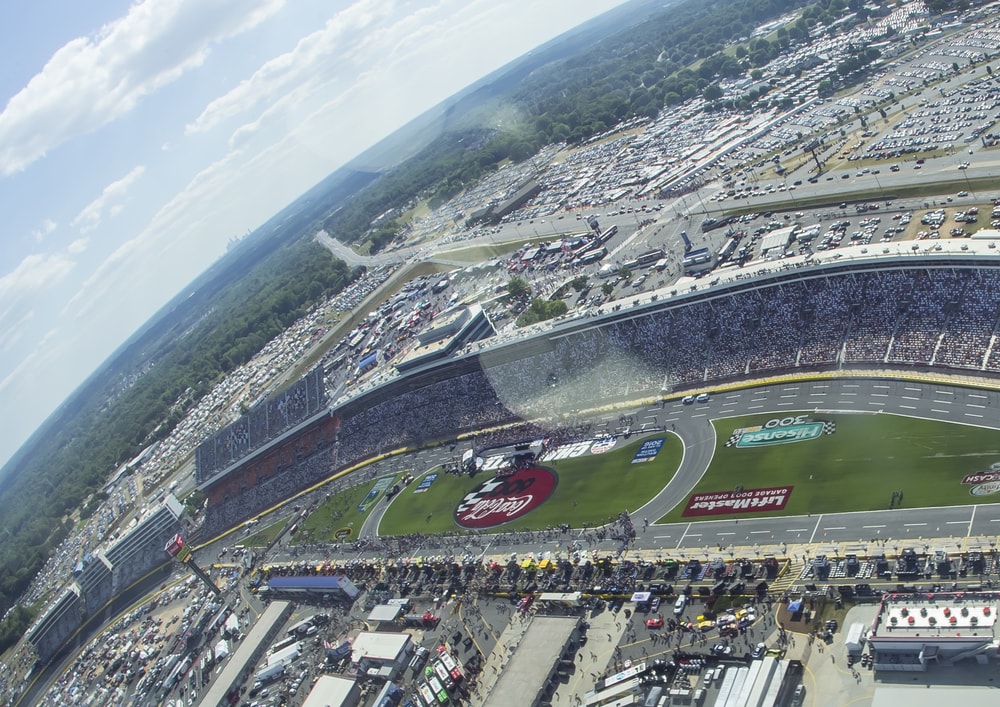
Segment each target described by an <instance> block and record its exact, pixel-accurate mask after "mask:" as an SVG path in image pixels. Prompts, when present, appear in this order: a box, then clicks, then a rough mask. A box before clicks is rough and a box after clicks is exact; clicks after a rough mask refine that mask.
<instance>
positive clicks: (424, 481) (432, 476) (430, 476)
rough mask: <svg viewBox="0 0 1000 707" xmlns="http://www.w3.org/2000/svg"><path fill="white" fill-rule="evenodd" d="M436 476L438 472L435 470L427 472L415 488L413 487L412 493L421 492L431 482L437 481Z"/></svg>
mask: <svg viewBox="0 0 1000 707" xmlns="http://www.w3.org/2000/svg"><path fill="white" fill-rule="evenodd" d="M437 477H438V472H436V471H435V472H434V473H433V474H428V475H427V476H425V477H424V478H422V479H421V480H420V483H419V484H417V488H415V489H413V493H423V492H424V491H426V490H427V489H429V488H430V487H431V484H433V483H434V482H435V481H437Z"/></svg>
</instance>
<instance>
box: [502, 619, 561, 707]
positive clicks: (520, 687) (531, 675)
mask: <svg viewBox="0 0 1000 707" xmlns="http://www.w3.org/2000/svg"><path fill="white" fill-rule="evenodd" d="M578 624H579V619H577V618H575V617H570V616H535V617H533V618H532V619H531V624H530V625H529V626H528V629H527V630H526V631H525V633H524V637H523V638H521V642H520V643H518V644H517V648H515V650H514V653H513V654H512V655H511V656H510V660H509V661H508V663H507V668H506V669H505V670H504V671H503V673H502V674H501V675H500V678H499V680H497V683H496V685H494V687H493V691H492V692H491V693H490V697H489V699H488V700H487V702H486V704H487V705H489V707H523V705H530V704H534V702H535V698H536V696H537V695H539V694H540V693H541V692H542V688H543V687H544V685H545V680H546V679H547V678H548V676H549V674H550V673H551V672H552V666H553V665H554V663H555V660H556V659H557V658H558V657H559V655H560V654H561V653H562V649H563V647H564V646H565V645H566V643H567V642H568V641H569V639H570V636H572V635H573V631H575V630H576V627H577V625H578Z"/></svg>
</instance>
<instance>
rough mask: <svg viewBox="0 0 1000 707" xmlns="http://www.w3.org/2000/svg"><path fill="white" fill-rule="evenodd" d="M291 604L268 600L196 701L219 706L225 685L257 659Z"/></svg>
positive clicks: (237, 677) (229, 685)
mask: <svg viewBox="0 0 1000 707" xmlns="http://www.w3.org/2000/svg"><path fill="white" fill-rule="evenodd" d="M291 610H292V605H291V604H290V603H289V602H287V601H276V602H272V603H271V604H270V605H268V607H267V608H266V609H264V613H263V614H261V615H260V618H259V619H258V620H257V623H255V624H254V625H253V628H251V629H250V632H249V633H248V634H247V637H246V638H245V639H244V640H243V641H241V642H240V645H239V647H238V648H237V649H236V650H235V652H233V653H232V655H230V657H229V661H228V662H227V663H226V665H225V667H223V669H222V672H221V673H220V674H219V677H218V678H217V679H216V680H215V682H213V683H212V686H211V687H210V688H209V689H208V692H206V693H205V697H204V699H202V701H201V702H200V703H199V704H203V705H219V704H222V701H223V700H224V699H225V697H226V693H227V692H229V688H231V687H232V686H233V685H235V684H236V681H237V680H239V679H240V677H241V676H242V675H243V673H244V671H246V670H247V669H248V667H252V664H253V663H254V662H255V661H256V660H257V658H258V657H259V656H260V654H262V653H263V651H264V649H265V648H266V647H267V644H268V642H269V640H270V638H271V637H272V636H273V635H274V634H275V633H276V632H277V630H278V628H280V624H283V623H284V622H285V620H286V619H287V618H288V615H289V614H290V613H291Z"/></svg>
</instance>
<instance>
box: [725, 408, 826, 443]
mask: <svg viewBox="0 0 1000 707" xmlns="http://www.w3.org/2000/svg"><path fill="white" fill-rule="evenodd" d="M836 430H837V424H836V423H835V422H831V421H829V420H810V419H809V416H808V415H796V416H794V417H782V418H776V419H773V420H768V421H767V422H765V423H764V424H763V425H756V426H754V427H738V428H737V429H735V430H733V433H732V434H731V435H730V436H729V439H728V440H726V446H727V447H736V448H737V449H753V448H756V447H771V446H773V445H776V444H790V443H792V442H807V441H809V440H813V439H819V438H820V437H822V436H823V435H825V434H826V435H832V434H833V433H834V432H836Z"/></svg>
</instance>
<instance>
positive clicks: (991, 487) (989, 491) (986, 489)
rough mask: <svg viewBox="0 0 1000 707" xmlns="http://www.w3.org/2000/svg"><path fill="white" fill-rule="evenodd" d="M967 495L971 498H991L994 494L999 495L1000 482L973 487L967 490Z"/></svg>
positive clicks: (990, 482)
mask: <svg viewBox="0 0 1000 707" xmlns="http://www.w3.org/2000/svg"><path fill="white" fill-rule="evenodd" d="M969 493H971V494H972V495H973V496H992V495H993V494H995V493H1000V481H989V482H987V483H985V484H979V485H978V486H973V487H972V488H971V489H969Z"/></svg>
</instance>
